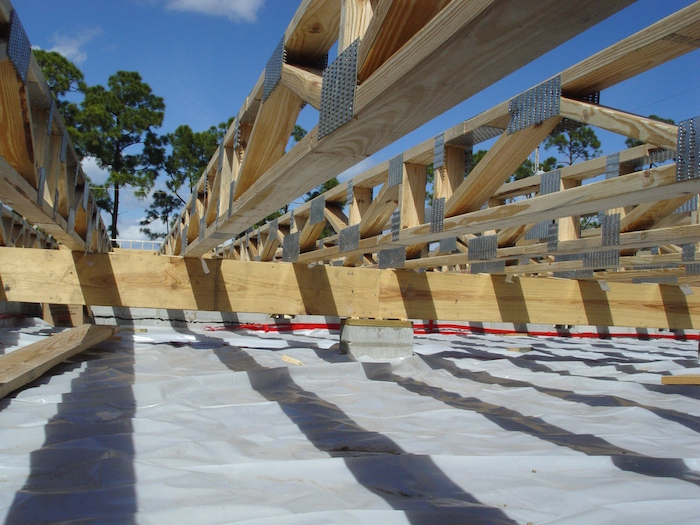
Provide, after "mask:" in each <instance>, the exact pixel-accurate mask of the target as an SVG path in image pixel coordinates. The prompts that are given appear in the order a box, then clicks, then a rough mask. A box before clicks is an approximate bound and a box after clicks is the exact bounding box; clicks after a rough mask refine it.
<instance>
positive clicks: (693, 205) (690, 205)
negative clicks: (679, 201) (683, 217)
mask: <svg viewBox="0 0 700 525" xmlns="http://www.w3.org/2000/svg"><path fill="white" fill-rule="evenodd" d="M697 209H698V196H697V195H693V198H692V199H690V200H689V201H688V202H686V203H685V204H684V205H683V206H679V207H678V208H677V209H676V210H675V211H674V212H673V213H690V212H691V211H697Z"/></svg>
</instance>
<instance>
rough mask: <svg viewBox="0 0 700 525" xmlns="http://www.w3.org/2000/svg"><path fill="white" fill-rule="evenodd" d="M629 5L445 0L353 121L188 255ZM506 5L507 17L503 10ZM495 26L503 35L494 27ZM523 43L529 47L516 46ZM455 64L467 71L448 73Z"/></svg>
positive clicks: (361, 101)
mask: <svg viewBox="0 0 700 525" xmlns="http://www.w3.org/2000/svg"><path fill="white" fill-rule="evenodd" d="M631 1H632V0H614V1H609V2H606V3H605V4H604V8H601V4H600V2H597V1H595V0H584V1H581V2H577V3H576V5H575V7H571V6H569V5H564V4H562V3H561V2H558V1H556V0H543V1H541V2H537V3H536V4H534V3H530V2H519V1H516V0H478V1H474V2H451V3H450V4H449V5H447V6H446V7H445V8H444V9H443V10H442V11H440V13H439V14H438V15H437V16H435V18H433V19H432V20H431V21H430V22H429V23H428V24H426V25H425V26H424V27H423V29H421V30H420V31H419V32H418V33H417V34H416V35H415V36H414V38H412V39H411V40H410V41H409V43H408V44H407V45H405V46H403V47H402V48H401V49H400V50H399V51H397V52H396V53H394V55H393V56H392V57H391V59H389V60H388V61H387V62H385V63H384V65H383V66H381V67H380V68H379V69H378V70H377V71H376V72H375V74H373V75H372V76H371V78H369V79H367V81H365V82H364V83H363V84H362V85H360V86H359V87H358V89H357V93H356V99H355V102H356V103H355V118H354V119H352V120H351V121H349V122H347V123H346V124H344V125H343V126H342V127H341V128H339V129H337V130H335V131H334V132H333V133H331V134H329V135H326V136H325V137H324V138H323V140H320V141H319V140H318V139H317V138H316V133H315V132H314V130H312V132H310V133H309V134H308V135H307V136H306V137H305V139H306V140H302V141H300V142H299V143H298V144H297V145H296V146H295V148H293V149H292V151H290V152H289V153H287V154H286V155H285V156H284V157H283V158H282V159H280V160H279V162H277V163H276V164H275V165H274V166H272V167H271V168H270V169H269V170H268V171H267V172H266V173H265V174H264V175H262V176H261V178H260V179H258V180H257V182H256V183H254V184H253V185H252V186H250V187H249V188H248V190H247V191H246V192H245V194H244V195H240V199H238V201H237V203H236V211H235V212H234V215H233V216H232V217H231V219H229V220H226V221H223V223H222V224H221V225H220V226H219V228H218V229H217V230H216V233H214V232H212V233H214V234H208V235H207V238H205V239H204V241H202V242H196V243H193V244H191V245H190V246H188V252H187V253H186V254H185V255H186V256H188V257H197V256H200V255H203V254H204V253H206V252H208V251H210V250H212V249H214V248H215V247H216V246H217V245H218V244H219V243H220V242H223V241H224V240H226V239H228V238H230V237H231V236H233V235H237V234H238V233H240V232H242V231H244V230H245V229H246V228H247V227H248V226H249V225H250V224H254V223H256V222H257V221H259V220H261V219H263V218H264V217H266V216H267V215H269V214H270V213H271V212H272V211H274V210H276V209H279V208H280V207H281V206H283V205H284V204H286V203H288V202H290V201H291V200H293V199H295V198H296V197H298V196H299V195H301V194H303V193H304V192H306V191H309V190H310V189H312V188H314V187H316V186H318V185H319V184H321V183H322V182H324V181H326V180H328V179H329V178H331V177H333V176H335V175H337V174H339V173H341V172H342V171H344V170H345V169H347V168H349V167H350V166H352V165H354V164H356V163H357V162H360V161H361V160H362V159H363V158H364V157H366V156H368V155H371V154H372V153H375V152H376V151H378V150H380V149H381V148H383V147H384V146H386V145H388V144H390V143H391V142H393V141H394V140H396V139H398V138H400V137H401V136H403V135H405V134H406V133H408V132H410V131H412V130H413V129H415V128H417V127H418V126H420V125H421V124H423V123H425V122H427V121H428V120H430V119H431V118H433V117H435V116H437V115H439V114H441V113H442V112H444V111H445V110H447V109H449V108H451V107H452V106H454V105H455V104H457V103H459V102H461V101H462V100H464V99H465V98H468V97H469V96H471V95H473V94H474V93H476V92H478V91H480V90H481V89H483V88H485V87H487V86H488V85H490V84H492V83H493V82H494V81H496V80H497V79H499V78H502V77H503V76H505V75H507V74H508V73H510V72H512V71H514V70H515V69H517V68H518V67H520V66H522V65H523V64H525V63H527V62H528V61H530V60H532V59H534V58H536V57H537V56H540V55H541V54H542V53H544V52H546V51H548V50H549V49H551V48H553V47H554V46H556V45H557V44H559V43H561V42H563V41H565V40H566V39H568V38H570V37H572V36H574V35H575V34H577V33H579V32H580V31H582V30H584V29H586V28H588V27H590V26H592V25H594V24H595V23H596V22H598V21H599V20H602V19H603V18H605V17H606V16H609V15H610V14H612V13H614V12H616V11H618V10H619V9H621V8H622V7H624V6H626V5H628V4H629V3H630V2H631ZM504 10H505V11H507V12H509V17H507V19H504V17H502V16H501V13H502V12H503V11H504ZM494 26H496V27H499V30H500V31H499V32H494V31H493V27H494ZM498 34H503V35H506V34H507V35H508V37H507V39H506V38H505V37H504V38H500V37H498ZM524 40H527V41H528V42H529V43H530V45H528V46H522V45H520V44H519V43H520V42H522V41H524ZM460 69H464V70H467V69H468V70H469V71H470V72H471V74H469V75H454V71H455V70H460ZM445 85H449V86H450V89H449V90H445V89H444V87H445ZM417 96H419V98H420V99H419V100H417V99H416V97H417ZM406 107H411V108H412V111H410V112H407V111H406Z"/></svg>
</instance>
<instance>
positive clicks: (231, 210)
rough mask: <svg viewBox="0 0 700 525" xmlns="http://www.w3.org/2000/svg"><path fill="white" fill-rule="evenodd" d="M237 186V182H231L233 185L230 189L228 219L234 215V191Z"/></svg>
mask: <svg viewBox="0 0 700 525" xmlns="http://www.w3.org/2000/svg"><path fill="white" fill-rule="evenodd" d="M234 186H235V181H231V185H230V186H229V188H228V211H227V212H226V216H227V218H229V219H230V218H231V215H232V214H233V189H234Z"/></svg>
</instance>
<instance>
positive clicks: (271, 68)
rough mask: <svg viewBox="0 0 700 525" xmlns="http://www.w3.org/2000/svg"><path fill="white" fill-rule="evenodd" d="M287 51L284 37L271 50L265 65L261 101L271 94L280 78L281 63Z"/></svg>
mask: <svg viewBox="0 0 700 525" xmlns="http://www.w3.org/2000/svg"><path fill="white" fill-rule="evenodd" d="M286 56H287V52H286V50H285V49H284V37H282V39H281V40H280V41H279V44H277V47H275V50H274V51H273V52H272V56H271V57H270V59H269V60H268V61H267V65H266V66H265V81H264V83H263V102H265V101H266V100H267V98H268V97H269V96H270V95H271V94H272V92H273V91H274V90H275V88H276V87H277V85H278V84H279V83H280V79H281V78H282V64H284V61H285V58H286Z"/></svg>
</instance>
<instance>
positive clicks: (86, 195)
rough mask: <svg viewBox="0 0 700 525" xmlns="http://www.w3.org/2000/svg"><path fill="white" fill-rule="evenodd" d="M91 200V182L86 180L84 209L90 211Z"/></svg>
mask: <svg viewBox="0 0 700 525" xmlns="http://www.w3.org/2000/svg"><path fill="white" fill-rule="evenodd" d="M89 202H90V184H89V183H88V182H87V181H85V186H83V209H84V210H85V211H86V212H87V211H88V203H89Z"/></svg>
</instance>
